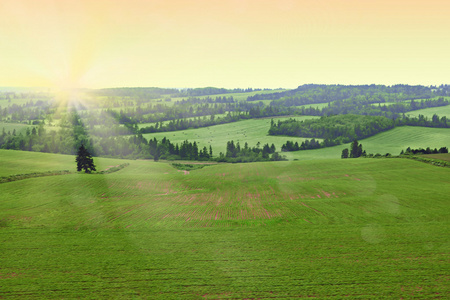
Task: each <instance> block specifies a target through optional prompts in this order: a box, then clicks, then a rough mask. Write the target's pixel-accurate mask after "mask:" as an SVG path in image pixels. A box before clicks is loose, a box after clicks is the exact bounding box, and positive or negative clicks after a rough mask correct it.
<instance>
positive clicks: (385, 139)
mask: <svg viewBox="0 0 450 300" xmlns="http://www.w3.org/2000/svg"><path fill="white" fill-rule="evenodd" d="M359 142H360V143H361V144H362V145H363V150H365V151H366V152H367V153H372V154H377V153H379V154H381V155H384V154H386V153H390V154H392V155H399V154H400V152H401V151H402V150H403V151H405V150H406V148H408V147H411V148H414V149H418V148H424V149H425V148H427V147H430V148H431V149H434V148H437V149H439V148H441V147H448V148H450V129H449V128H428V127H417V126H402V127H396V128H394V129H391V130H388V131H385V132H382V133H379V134H376V135H374V136H371V137H369V138H366V139H363V140H360V141H359ZM349 147H350V144H344V145H338V146H334V147H328V148H322V149H315V150H304V151H295V152H283V155H286V157H287V158H288V159H290V160H294V159H296V160H312V159H325V158H338V157H341V153H342V150H343V149H344V148H349Z"/></svg>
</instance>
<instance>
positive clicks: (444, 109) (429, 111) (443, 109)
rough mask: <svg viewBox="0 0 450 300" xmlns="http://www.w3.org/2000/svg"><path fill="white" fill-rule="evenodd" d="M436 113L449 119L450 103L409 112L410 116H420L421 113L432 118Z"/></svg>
mask: <svg viewBox="0 0 450 300" xmlns="http://www.w3.org/2000/svg"><path fill="white" fill-rule="evenodd" d="M434 114H436V115H438V116H439V117H440V118H442V117H447V119H449V118H450V105H447V106H440V107H431V108H425V109H419V110H415V111H410V112H408V115H409V116H412V117H418V116H419V115H423V116H425V117H427V118H428V119H430V120H431V118H432V117H433V115H434Z"/></svg>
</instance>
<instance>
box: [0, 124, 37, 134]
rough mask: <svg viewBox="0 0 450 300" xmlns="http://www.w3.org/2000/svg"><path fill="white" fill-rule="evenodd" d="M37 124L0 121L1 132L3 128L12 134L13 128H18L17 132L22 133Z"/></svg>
mask: <svg viewBox="0 0 450 300" xmlns="http://www.w3.org/2000/svg"><path fill="white" fill-rule="evenodd" d="M33 127H36V126H32V125H26V124H18V123H5V122H0V134H1V133H2V131H3V128H4V129H5V131H6V133H8V131H9V132H11V134H12V133H13V130H14V129H15V130H16V134H19V133H22V134H25V132H26V130H27V128H30V130H31V129H32V128H33Z"/></svg>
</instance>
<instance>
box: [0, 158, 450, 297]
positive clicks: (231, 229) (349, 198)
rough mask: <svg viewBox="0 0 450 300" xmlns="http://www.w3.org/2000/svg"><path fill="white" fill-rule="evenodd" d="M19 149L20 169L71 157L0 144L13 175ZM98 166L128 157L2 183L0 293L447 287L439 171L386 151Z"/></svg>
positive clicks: (295, 292) (349, 292) (373, 293)
mask: <svg viewBox="0 0 450 300" xmlns="http://www.w3.org/2000/svg"><path fill="white" fill-rule="evenodd" d="M17 153H18V154H17ZM16 154H17V155H16ZM20 155H25V156H24V157H23V158H24V159H27V164H26V166H24V167H21V168H20V171H21V172H31V171H33V170H44V169H46V167H45V163H47V164H49V166H48V168H49V169H57V170H58V169H70V166H72V169H74V168H75V164H74V163H73V160H74V157H73V156H64V155H55V154H41V153H28V152H18V151H16V152H13V151H0V163H1V165H2V169H3V167H5V168H6V169H8V170H11V171H10V172H13V170H14V168H15V166H17V163H18V161H20V160H21V159H22V158H21V157H20ZM33 156H35V157H34V159H33ZM95 162H96V164H98V165H99V166H100V168H99V169H103V168H107V167H109V166H110V165H117V164H121V163H124V162H128V163H129V164H130V165H129V166H128V167H126V168H124V169H122V170H120V171H118V172H115V173H111V174H106V175H98V174H91V175H89V174H69V175H61V176H53V177H41V178H31V179H25V180H20V181H15V182H9V183H3V184H0V190H1V193H0V265H1V267H0V298H7V299H9V298H11V299H17V298H27V299H36V298H85V299H90V298H137V299H139V298H143V299H148V298H151V299H180V298H183V299H218V298H219V299H236V298H240V299H242V298H258V299H269V298H270V299H274V298H275V299H286V298H295V297H319V298H324V297H327V298H336V299H340V298H344V297H352V298H376V297H388V298H445V297H446V295H448V293H449V292H450V289H449V285H448V280H449V277H448V270H449V268H448V253H449V250H450V247H449V246H450V245H449V242H448V238H447V236H448V234H447V233H448V230H449V218H448V194H449V193H450V186H449V185H448V184H447V183H448V182H449V181H450V172H449V169H448V168H440V167H436V166H432V165H429V164H425V163H421V162H417V161H412V160H407V159H397V158H391V159H352V160H341V159H322V160H316V161H312V160H311V161H289V162H266V163H248V164H218V165H213V166H208V167H204V168H202V169H198V170H193V171H189V172H183V171H180V170H177V169H175V168H173V167H172V166H171V165H170V164H169V163H164V162H158V163H155V162H152V161H125V160H115V159H103V158H96V159H95ZM412 170H414V171H412ZM17 172H18V171H17Z"/></svg>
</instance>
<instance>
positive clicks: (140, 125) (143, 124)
mask: <svg viewBox="0 0 450 300" xmlns="http://www.w3.org/2000/svg"><path fill="white" fill-rule="evenodd" d="M227 114H228V113H225V114H216V115H214V117H215V119H218V118H223V117H225V116H226V115H227ZM198 118H200V119H203V118H207V119H210V118H211V115H207V116H201V117H191V118H185V120H194V119H198ZM169 122H170V121H161V122H158V124H161V123H162V124H163V125H167V124H168V123H169ZM155 125H156V122H153V123H141V124H138V127H139V129H141V128H144V127H149V126H155Z"/></svg>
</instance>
